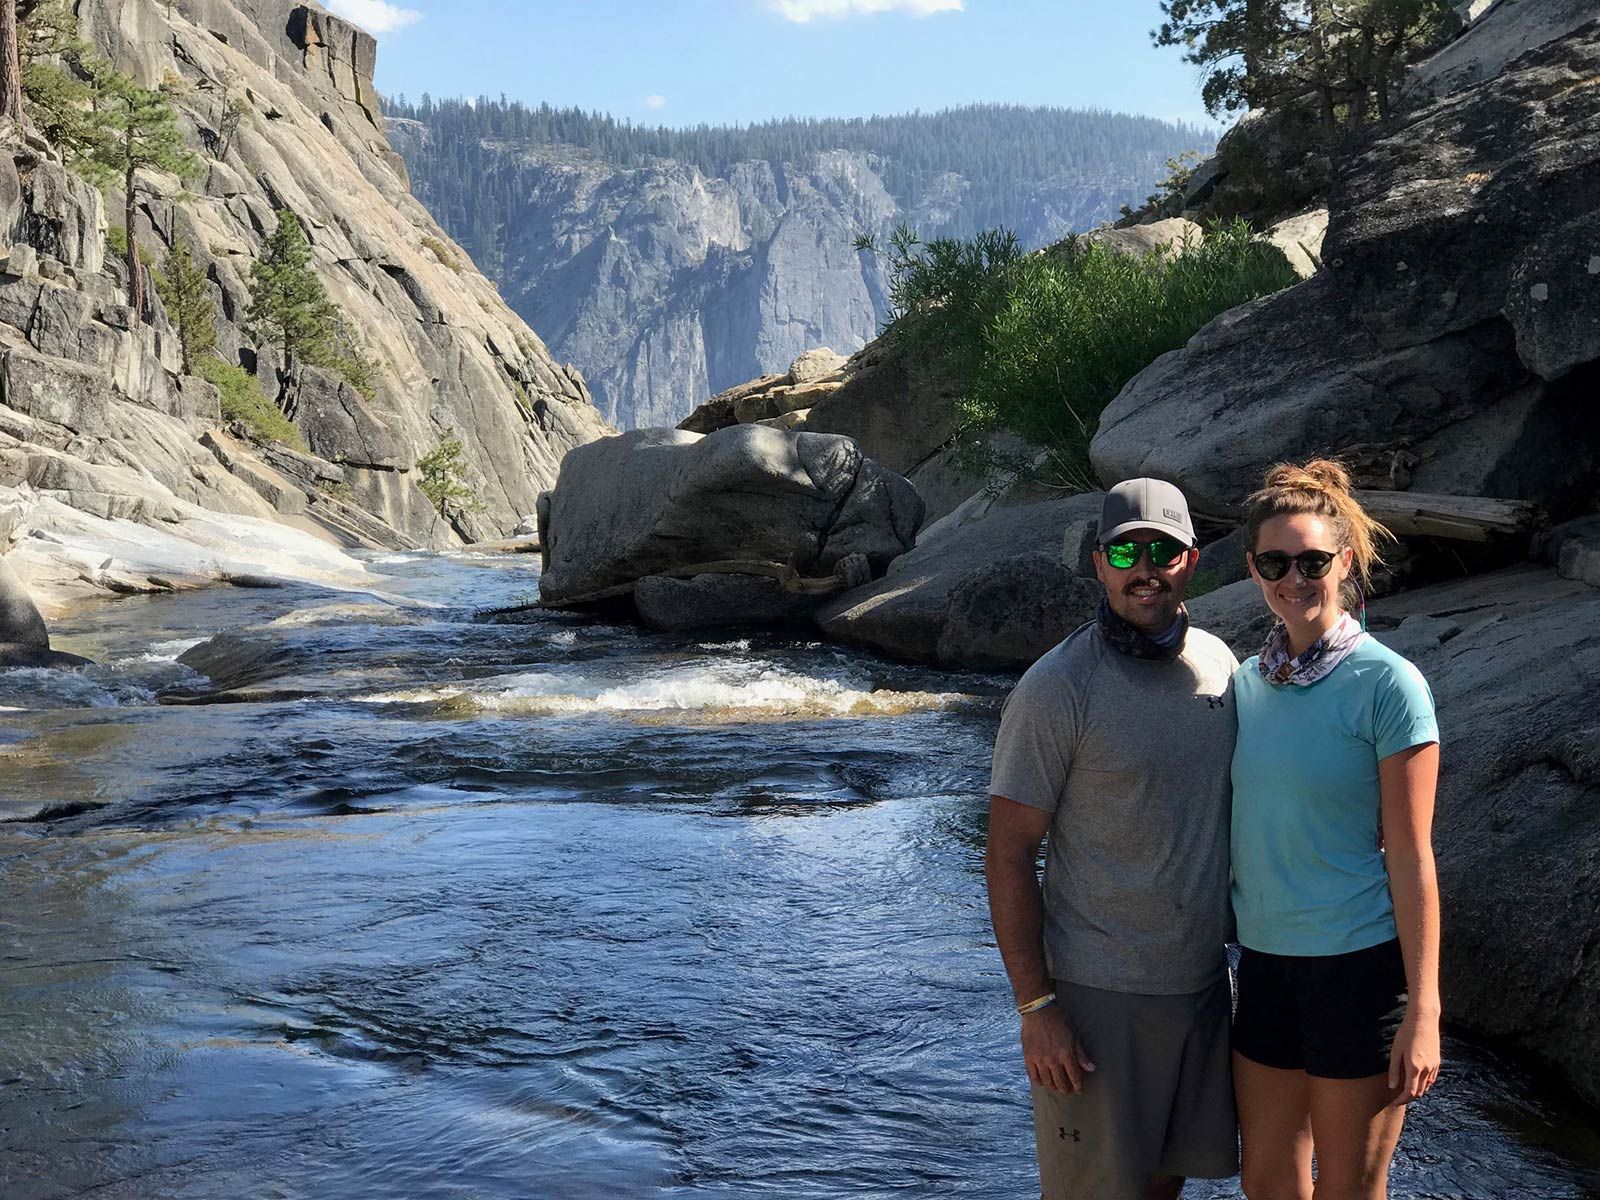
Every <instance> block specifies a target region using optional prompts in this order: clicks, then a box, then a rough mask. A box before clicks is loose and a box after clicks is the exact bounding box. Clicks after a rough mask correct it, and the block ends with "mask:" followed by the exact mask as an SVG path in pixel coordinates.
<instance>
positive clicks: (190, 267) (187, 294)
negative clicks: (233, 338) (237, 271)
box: [155, 241, 217, 375]
mask: <svg viewBox="0 0 1600 1200" xmlns="http://www.w3.org/2000/svg"><path fill="white" fill-rule="evenodd" d="M155 280H156V290H157V291H158V292H160V293H161V301H162V303H163V304H165V305H166V306H167V315H168V316H169V317H170V318H171V319H172V321H173V323H174V324H175V325H177V327H178V343H179V345H180V346H182V348H183V373H184V374H185V375H193V374H194V373H195V363H197V362H198V361H200V359H201V358H203V357H204V356H205V355H207V354H210V353H211V352H212V351H213V350H215V349H216V348H217V326H216V314H215V311H214V309H213V308H212V304H211V282H210V280H209V279H207V277H206V273H205V272H204V271H203V270H201V269H200V265H199V264H198V263H196V262H195V260H194V256H193V255H192V254H190V253H189V247H188V246H187V245H185V244H184V243H183V242H182V241H178V242H177V243H176V244H174V246H173V247H172V253H170V254H169V255H167V269H166V272H165V274H162V275H157V276H156V277H155Z"/></svg>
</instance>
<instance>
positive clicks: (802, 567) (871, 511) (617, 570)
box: [539, 425, 922, 623]
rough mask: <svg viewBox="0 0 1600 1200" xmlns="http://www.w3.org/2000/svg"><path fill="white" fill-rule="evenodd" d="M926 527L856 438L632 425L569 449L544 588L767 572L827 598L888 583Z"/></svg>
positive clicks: (545, 509) (550, 520)
mask: <svg viewBox="0 0 1600 1200" xmlns="http://www.w3.org/2000/svg"><path fill="white" fill-rule="evenodd" d="M921 523H922V501H921V499H920V498H919V497H918V496H917V494H916V491H915V490H914V489H913V488H912V487H911V485H910V484H908V483H907V482H906V481H905V480H904V479H902V478H901V477H900V476H898V475H896V474H894V473H893V472H891V471H888V470H885V469H884V468H883V467H881V466H879V465H878V464H877V463H875V462H873V461H871V460H870V459H868V458H867V457H866V456H865V455H863V454H862V452H861V450H860V449H859V448H858V447H857V446H856V445H855V443H854V442H852V441H850V440H849V439H848V438H842V437H830V436H827V435H824V434H815V433H798V434H797V433H790V432H786V431H783V430H778V429H773V428H770V427H766V426H760V425H741V426H736V427H734V428H730V429H722V430H718V431H717V432H715V433H712V434H707V435H704V436H702V435H700V434H696V433H688V432H685V431H681V430H667V429H645V430H635V431H634V432H632V433H627V434H623V435H622V436H621V437H615V438H607V439H605V440H603V441H599V442H595V443H592V444H590V445H587V446H580V447H579V448H577V449H576V450H574V451H572V452H571V453H570V454H568V455H567V459H566V461H565V462H564V463H563V464H562V468H561V477H560V480H559V481H558V482H557V484H556V488H555V490H554V492H553V493H552V494H551V495H550V496H549V497H548V498H547V499H546V500H544V501H542V502H541V504H540V539H541V543H542V546H543V554H544V560H545V569H544V573H543V575H542V577H541V579H540V582H539V594H540V597H541V599H542V600H543V602H544V603H546V604H550V605H570V604H578V603H584V602H588V601H593V600H599V599H604V598H607V597H611V596H620V595H625V594H628V593H631V592H632V591H633V590H634V587H635V586H636V585H637V584H638V583H639V581H640V580H643V579H646V578H648V577H650V576H659V575H669V576H679V577H687V576H692V575H707V574H711V575H768V576H770V577H772V578H775V579H779V580H781V581H783V582H784V583H785V584H786V585H787V586H786V590H789V591H792V592H810V593H813V594H821V593H823V592H826V591H837V590H839V589H840V588H841V587H843V586H845V585H846V584H847V583H853V582H860V581H862V580H864V579H865V578H870V577H871V576H873V575H881V574H882V573H883V571H884V569H885V568H886V567H887V566H888V564H889V563H890V562H891V561H892V560H894V559H895V558H896V557H898V556H899V555H901V554H903V553H904V552H905V551H906V550H907V549H909V548H910V547H911V545H912V543H913V541H914V540H915V538H916V533H917V528H918V527H919V526H920V525H921ZM835 577H837V582H835V581H834V580H835ZM698 586H700V587H702V588H704V587H705V586H706V585H705V584H704V583H703V582H702V583H701V584H699V585H698ZM741 586H742V585H741ZM741 594H743V593H742V592H741ZM744 613H745V610H744V608H743V607H742V606H741V608H740V612H739V614H738V615H737V616H736V617H731V618H730V623H739V622H740V621H743V620H748V619H750V618H749V617H748V616H746V615H744Z"/></svg>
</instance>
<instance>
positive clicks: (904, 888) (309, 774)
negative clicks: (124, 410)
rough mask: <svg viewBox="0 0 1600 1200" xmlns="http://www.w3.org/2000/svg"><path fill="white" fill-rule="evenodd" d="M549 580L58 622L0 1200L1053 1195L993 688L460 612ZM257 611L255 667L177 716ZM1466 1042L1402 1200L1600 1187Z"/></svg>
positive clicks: (5, 763)
mask: <svg viewBox="0 0 1600 1200" xmlns="http://www.w3.org/2000/svg"><path fill="white" fill-rule="evenodd" d="M527 562H528V560H526V559H521V560H516V559H511V560H508V559H504V558H499V559H496V558H487V557H485V558H475V557H473V556H471V555H468V554H459V555H453V556H430V555H398V556H387V557H384V558H377V559H375V560H374V561H373V564H372V566H373V570H374V571H375V572H380V573H383V574H384V575H385V576H386V578H384V579H383V580H382V586H383V587H384V588H385V589H387V590H388V591H390V592H395V593H403V594H405V595H406V596H408V597H410V598H411V600H413V601H415V602H417V603H418V604H426V605H433V606H435V607H421V608H410V609H404V610H401V611H400V612H399V613H398V614H396V613H395V612H394V611H393V610H389V611H387V612H385V611H383V610H379V609H376V608H372V607H367V608H359V607H358V608H350V607H349V605H350V602H351V600H352V597H349V596H333V595H329V594H327V593H318V592H313V591H309V590H299V589H287V590H281V591H252V592H246V591H216V592H206V593H194V594H190V595H186V596H178V597H169V598H164V599H156V600H127V601H122V602H117V603H113V604H107V605H105V606H103V607H100V608H98V609H96V610H94V611H92V612H89V613H87V614H85V615H83V616H82V617H80V618H78V619H77V620H75V621H72V622H69V623H65V624H63V625H62V626H60V627H59V628H58V630H57V634H58V637H57V640H58V642H59V643H60V644H61V645H62V646H63V648H67V649H72V650H77V651H79V652H82V653H87V654H91V655H93V656H95V657H96V658H98V659H99V660H100V661H101V662H102V663H103V664H104V665H102V666H99V667H95V668H91V669H88V670H86V671H84V672H81V673H73V674H62V673H58V672H27V671H23V672H12V673H10V674H6V675H0V706H5V707H6V708H7V709H9V711H6V712H5V713H4V714H3V718H4V723H3V725H0V814H3V810H5V809H9V810H11V811H12V812H20V811H25V810H28V809H30V808H32V807H33V806H36V805H39V804H49V805H51V806H52V808H53V812H54V815H53V819H51V820H49V821H45V822H21V823H11V824H4V825H0V952H3V956H4V957H3V971H4V974H3V976H0V1196H3V1197H5V1200H20V1198H33V1197H41V1198H42V1197H76V1196H85V1197H88V1196H92V1197H107V1198H109V1197H139V1198H145V1197H161V1198H165V1197H196V1198H200V1197H205V1198H211V1197H216V1198H223V1197H227V1198H229V1200H234V1198H241V1197H308V1198H314V1197H339V1198H340V1200H360V1198H365V1197H372V1198H389V1197H406V1198H412V1197H417V1198H422V1197H430V1198H431V1197H441V1198H443V1197H452V1198H456V1197H473V1198H484V1200H489V1198H501V1197H536V1198H547V1197H548V1198H552V1200H553V1198H580V1197H607V1198H614V1197H641V1198H643V1197H669V1196H689V1195H693V1196H706V1197H796V1198H798V1197H814V1198H819V1200H820V1198H828V1197H836V1196H859V1197H877V1196H883V1197H888V1196H919V1197H922V1196H962V1197H984V1198H991V1197H992V1198H995V1200H999V1198H1001V1197H1006V1198H1021V1197H1027V1196H1030V1195H1037V1190H1036V1189H1037V1183H1036V1178H1035V1175H1034V1171H1033V1163H1032V1133H1031V1126H1030V1122H1029V1115H1028V1106H1027V1095H1026V1088H1025V1081H1024V1079H1023V1076H1022V1074H1021V1070H1020V1064H1019V1058H1018V1053H1017V1049H1016V1045H1015V1038H1016V1033H1015V1030H1016V1022H1015V1017H1014V1016H1013V1015H1012V1013H1011V1010H1010V995H1009V991H1008V989H1007V987H1006V985H1005V981H1004V977H1003V974H1002V972H1001V970H1000V965H999V960H998V957H997V955H996V953H995V950H994V948H993V945H992V941H991V937H990V934H989V931H988V922H987V915H986V908H985V903H984V891H983V879H982V873H981V856H982V847H983V840H984V808H985V798H984V784H985V779H986V769H987V757H988V750H989V744H990V741H991V739H992V737H993V733H994V728H995V722H996V720H997V715H998V709H999V700H1000V697H1001V696H1002V695H1003V694H1004V690H1005V687H1006V685H1007V681H1006V680H1005V679H1003V678H991V677H981V676H953V675H948V674H939V673H934V672H929V671H921V670H917V669H914V668H906V667H900V666H892V665H887V664H884V663H881V662H878V661H876V660H873V659H870V658H867V657H864V656H859V655H856V654H853V653H848V652H845V651H841V650H839V649H837V648H833V647H829V646H825V645H819V644H805V643H801V642H796V641H793V640H781V639H776V638H757V637H752V638H749V639H748V640H735V639H731V638H680V639H669V638H660V637H645V636H642V635H640V634H639V633H637V632H635V631H633V630H630V629H624V628H620V627H617V626H610V625H605V624H600V623H595V622H593V621H588V620H580V619H575V618H572V617H564V616H558V615H549V614H540V615H535V616H529V617H525V618H522V619H520V620H518V621H516V622H501V623H486V622H484V621H482V620H476V621H475V620H474V619H473V613H472V610H473V609H474V608H476V609H486V608H493V607H499V606H504V605H509V604H512V603H515V602H516V601H517V600H518V599H520V598H526V597H527V595H528V594H529V593H530V592H531V591H532V590H533V587H534V584H533V580H532V576H531V574H530V571H529V568H528V566H527ZM354 599H356V600H360V599H362V598H360V597H357V598H354ZM327 605H343V606H345V607H343V608H341V609H337V610H331V609H328V608H326V607H325V606H327ZM285 618H287V619H285ZM273 621H276V622H277V624H276V625H275V626H274V627H273V628H274V630H275V632H274V637H275V639H276V640H275V645H276V646H277V647H278V649H279V656H278V657H277V658H276V659H274V662H275V663H276V666H275V668H274V670H273V671H272V672H271V673H270V677H264V678H260V679H257V680H255V681H254V682H250V683H246V684H242V685H241V686H240V687H238V688H236V689H235V690H234V692H233V693H232V694H231V695H230V696H229V697H228V699H229V700H231V701H233V702H231V703H211V704H195V703H163V702H162V701H173V700H182V699H190V700H192V699H193V698H194V693H195V691H196V688H197V685H198V684H199V683H200V682H201V681H200V680H198V679H197V678H196V677H194V676H193V675H192V673H191V672H190V671H188V670H187V668H185V667H183V666H181V665H179V664H177V663H176V662H175V658H176V656H177V655H178V654H180V653H181V652H182V651H183V650H184V649H186V648H187V647H188V646H189V645H191V644H193V643H194V642H196V641H197V640H199V639H201V638H204V637H206V636H208V635H209V634H212V633H215V632H218V631H222V630H226V629H232V628H239V627H242V626H247V625H259V624H264V623H266V622H273ZM1448 1053H1449V1059H1450V1061H1449V1071H1448V1074H1447V1075H1446V1077H1445V1079H1444V1081H1443V1082H1442V1083H1441V1084H1440V1086H1439V1089H1438V1091H1437V1093H1436V1095H1435V1096H1434V1097H1432V1098H1430V1099H1429V1101H1427V1102H1426V1103H1425V1104H1424V1105H1421V1106H1419V1107H1418V1108H1417V1109H1415V1110H1414V1116H1413V1118H1412V1120H1411V1122H1410V1125H1409V1127H1408V1129H1407V1131H1406V1137H1405V1142H1404V1144H1403V1147H1402V1151H1401V1154H1400V1156H1399V1159H1398V1161H1397V1164H1396V1170H1395V1182H1394V1195H1396V1196H1403V1197H1419V1198H1420V1197H1429V1198H1435V1200H1438V1198H1446V1197H1481V1198H1484V1200H1489V1198H1494V1200H1504V1198H1507V1197H1547V1198H1550V1200H1562V1198H1572V1200H1577V1198H1594V1197H1600V1137H1597V1136H1596V1132H1595V1129H1594V1124H1595V1122H1594V1114H1593V1113H1592V1112H1589V1111H1587V1110H1584V1109H1582V1108H1580V1107H1579V1106H1578V1105H1576V1104H1575V1103H1574V1102H1573V1101H1572V1100H1571V1099H1570V1098H1569V1097H1568V1096H1567V1094H1566V1093H1565V1092H1563V1091H1562V1090H1561V1089H1560V1088H1558V1087H1556V1086H1554V1085H1552V1084H1550V1083H1549V1082H1548V1081H1544V1080H1541V1079H1539V1078H1537V1077H1535V1076H1534V1075H1532V1074H1530V1073H1529V1071H1528V1070H1527V1069H1526V1068H1525V1067H1524V1066H1522V1065H1519V1064H1518V1063H1516V1062H1514V1061H1510V1060H1507V1059H1506V1058H1504V1057H1502V1056H1500V1055H1497V1054H1496V1053H1494V1052H1492V1051H1489V1050H1485V1049H1482V1048H1476V1047H1472V1046H1469V1045H1466V1044H1463V1043H1459V1042H1453V1043H1452V1044H1451V1045H1450V1047H1449V1051H1448ZM1188 1194H1189V1195H1191V1196H1200V1197H1221V1196H1233V1195H1236V1194H1237V1192H1236V1190H1235V1187H1234V1186H1233V1185H1226V1184H1224V1185H1215V1184H1208V1185H1198V1184H1196V1185H1191V1189H1190V1192H1189V1193H1188Z"/></svg>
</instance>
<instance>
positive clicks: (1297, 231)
mask: <svg viewBox="0 0 1600 1200" xmlns="http://www.w3.org/2000/svg"><path fill="white" fill-rule="evenodd" d="M1327 234H1328V210H1327V209H1326V208H1314V209H1311V210H1310V211H1309V212H1303V213H1296V214H1295V215H1294V216H1292V217H1285V218H1284V219H1283V220H1281V221H1279V222H1277V223H1276V224H1275V225H1273V226H1272V227H1271V228H1270V229H1268V230H1267V231H1266V233H1265V234H1264V235H1263V236H1264V237H1265V238H1266V240H1267V241H1269V242H1271V243H1272V244H1273V245H1274V246H1276V247H1277V248H1278V249H1279V250H1281V251H1283V256H1284V257H1285V258H1286V259H1288V260H1289V265H1290V266H1291V267H1293V268H1294V271H1295V274H1296V275H1298V276H1300V278H1301V279H1310V278H1311V277H1312V276H1313V275H1315V274H1316V273H1317V272H1318V271H1320V270H1322V242H1323V239H1324V238H1325V237H1326V236H1327Z"/></svg>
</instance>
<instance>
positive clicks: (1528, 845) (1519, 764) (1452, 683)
mask: <svg viewBox="0 0 1600 1200" xmlns="http://www.w3.org/2000/svg"><path fill="white" fill-rule="evenodd" d="M1374 612H1375V616H1376V618H1377V619H1378V620H1379V621H1381V622H1383V623H1384V624H1391V625H1394V626H1395V627H1394V631H1393V632H1392V633H1385V634H1383V635H1382V636H1383V638H1384V640H1385V641H1389V642H1391V643H1392V644H1393V645H1394V646H1395V648H1396V649H1398V650H1400V651H1401V652H1402V653H1404V654H1406V655H1407V656H1408V657H1409V658H1411V659H1412V660H1413V661H1414V662H1415V663H1416V664H1417V666H1418V667H1419V668H1420V669H1421V670H1422V673H1423V674H1424V675H1425V676H1426V677H1427V679H1428V683H1429V686H1430V687H1432V689H1433V693H1434V696H1435V698H1436V700H1437V701H1438V705H1439V725H1440V729H1441V732H1442V736H1443V755H1444V770H1443V772H1442V774H1441V776H1440V793H1439V802H1438V808H1437V818H1436V826H1435V837H1434V840H1435V847H1436V850H1437V853H1438V860H1439V885H1440V890H1441V893H1442V896H1443V909H1444V946H1445V954H1444V964H1443V965H1444V975H1443V986H1444V995H1445V1003H1446V1006H1447V1016H1448V1018H1449V1019H1450V1020H1451V1021H1452V1022H1454V1023H1455V1024H1457V1025H1459V1026H1461V1027H1463V1028H1466V1029H1470V1030H1473V1031H1474V1032H1477V1033H1481V1034H1485V1035H1489V1036H1492V1037H1495V1038H1500V1039H1503V1040H1505V1041H1507V1042H1509V1043H1511V1044H1514V1045H1517V1046H1520V1047H1522V1048H1524V1049H1526V1050H1530V1051H1532V1052H1533V1053H1535V1054H1537V1055H1539V1056H1540V1057H1541V1058H1543V1059H1544V1060H1545V1061H1546V1062H1549V1063H1552V1064H1554V1065H1556V1067H1557V1068H1558V1069H1559V1070H1560V1071H1561V1072H1562V1074H1564V1075H1565V1076H1566V1077H1567V1079H1569V1080H1570V1081H1571V1082H1572V1083H1573V1084H1574V1085H1575V1086H1576V1087H1577V1088H1578V1090H1579V1091H1580V1092H1582V1093H1583V1095H1584V1096H1585V1097H1587V1099H1588V1100H1589V1101H1590V1102H1591V1103H1600V954H1597V953H1596V948H1597V935H1596V930H1600V821H1596V820H1595V818H1594V812H1593V809H1594V799H1595V796H1596V793H1597V790H1600V725H1597V723H1596V719H1595V712H1594V705H1593V696H1592V692H1593V680H1595V679H1596V678H1600V646H1597V645H1596V642H1595V636H1594V635H1595V630H1596V629H1600V588H1595V587H1591V586H1587V585H1585V584H1582V583H1578V582H1571V581H1565V580H1562V579H1560V578H1559V577H1558V576H1557V575H1556V574H1555V572H1553V571H1551V570H1549V569H1547V568H1536V567H1530V566H1524V567H1518V568H1514V569H1512V570H1508V571H1503V572H1499V573H1496V574H1491V575H1484V576H1479V577H1476V578H1472V579H1467V580H1463V581H1461V582H1459V583H1454V584H1449V585H1445V586H1440V587H1432V588H1425V589H1421V590H1419V591H1416V592H1410V593H1406V594H1403V595H1398V596H1394V597H1391V598H1389V599H1387V600H1384V601H1382V602H1381V603H1379V604H1378V605H1377V606H1375V610H1374ZM1395 623H1398V624H1397V625H1396V624H1395Z"/></svg>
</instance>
